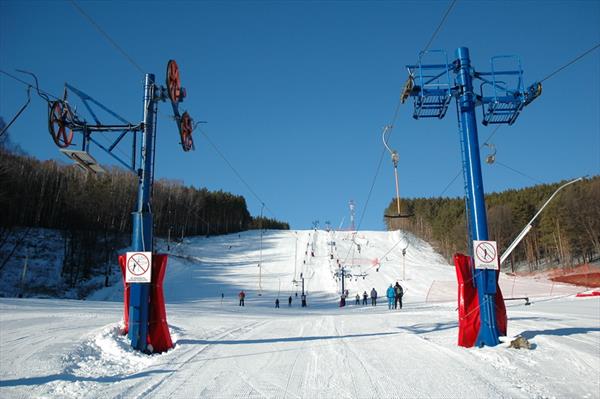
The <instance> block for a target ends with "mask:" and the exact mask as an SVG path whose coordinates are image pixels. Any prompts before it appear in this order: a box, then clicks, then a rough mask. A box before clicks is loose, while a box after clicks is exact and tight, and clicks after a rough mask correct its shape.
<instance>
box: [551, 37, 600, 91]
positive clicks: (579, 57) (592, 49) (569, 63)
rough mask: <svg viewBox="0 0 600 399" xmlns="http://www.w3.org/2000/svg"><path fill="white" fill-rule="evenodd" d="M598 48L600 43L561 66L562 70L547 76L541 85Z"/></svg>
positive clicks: (559, 69)
mask: <svg viewBox="0 0 600 399" xmlns="http://www.w3.org/2000/svg"><path fill="white" fill-rule="evenodd" d="M598 47H600V43H598V44H596V45H595V46H594V47H592V48H591V49H589V50H587V51H586V52H584V53H583V54H581V55H579V56H577V57H575V58H574V59H573V60H571V61H569V62H567V63H566V64H565V65H563V66H561V67H560V68H558V69H557V70H555V71H554V72H552V73H550V74H549V75H548V76H546V77H545V78H544V79H542V80H540V83H542V82H544V81H546V80H548V79H550V78H551V77H552V76H554V75H556V74H557V73H559V72H560V71H562V70H563V69H565V68H567V67H568V66H571V65H573V64H574V63H576V62H577V61H579V60H580V59H581V58H583V57H585V56H586V55H588V54H589V53H591V52H592V51H594V50H596V49H597V48H598Z"/></svg>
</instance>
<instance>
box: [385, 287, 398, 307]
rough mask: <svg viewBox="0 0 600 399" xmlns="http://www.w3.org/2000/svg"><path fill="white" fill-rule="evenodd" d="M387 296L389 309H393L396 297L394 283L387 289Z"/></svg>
mask: <svg viewBox="0 0 600 399" xmlns="http://www.w3.org/2000/svg"><path fill="white" fill-rule="evenodd" d="M385 296H387V299H388V309H393V308H394V299H395V298H396V290H394V287H393V286H392V284H390V286H389V287H388V289H387V291H386V292H385Z"/></svg>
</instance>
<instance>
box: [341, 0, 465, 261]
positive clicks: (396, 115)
mask: <svg viewBox="0 0 600 399" xmlns="http://www.w3.org/2000/svg"><path fill="white" fill-rule="evenodd" d="M456 2H457V0H452V2H451V3H450V5H449V6H448V8H447V9H446V11H445V12H444V15H443V16H442V19H441V20H440V22H439V24H438V26H437V27H436V29H435V30H434V32H433V33H432V35H431V37H430V38H429V41H428V42H427V44H426V46H425V49H424V51H427V49H429V46H430V45H431V43H433V41H434V40H435V38H436V36H437V34H438V33H439V31H440V29H441V28H442V26H443V25H444V22H445V21H446V18H447V17H448V15H449V14H450V11H451V10H452V8H453V7H454V5H455V4H456ZM405 92H406V85H403V87H402V89H401V91H400V95H399V98H398V102H397V104H396V107H395V109H394V114H393V116H392V120H391V123H389V124H388V125H387V126H389V129H390V135H391V132H392V130H393V129H394V124H395V123H396V120H397V119H398V113H399V112H400V105H401V104H402V103H403V102H404V100H403V94H404V93H405ZM388 139H389V135H388ZM385 152H386V149H385V148H384V149H383V150H382V151H381V155H380V157H379V162H378V164H377V169H376V171H375V175H374V176H373V181H372V183H371V188H370V189H369V194H368V195H367V200H366V201H365V206H364V207H363V209H362V212H361V216H360V219H359V223H358V226H357V228H356V231H358V230H360V226H361V223H362V221H363V219H364V216H365V214H366V211H367V207H368V205H369V201H370V199H371V195H372V194H373V188H374V187H375V182H376V181H377V176H378V175H379V170H380V169H381V163H382V162H383V157H384V155H385ZM349 255H350V250H349V251H348V253H347V254H346V257H345V259H344V262H345V261H346V260H347V259H348V256H349Z"/></svg>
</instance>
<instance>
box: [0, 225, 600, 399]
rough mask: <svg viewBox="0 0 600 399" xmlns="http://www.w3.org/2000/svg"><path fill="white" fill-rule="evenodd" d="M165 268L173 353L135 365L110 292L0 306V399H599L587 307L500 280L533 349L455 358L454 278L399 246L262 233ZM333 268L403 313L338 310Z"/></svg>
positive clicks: (177, 258) (391, 235)
mask: <svg viewBox="0 0 600 399" xmlns="http://www.w3.org/2000/svg"><path fill="white" fill-rule="evenodd" d="M160 246H161V248H159V250H162V251H164V250H166V248H165V247H166V245H165V244H164V243H161V244H160ZM359 247H360V250H359ZM402 249H406V253H405V256H403V255H402ZM169 253H170V254H171V255H170V257H169V263H168V269H167V276H166V280H165V296H166V300H167V317H168V322H169V326H170V328H171V331H172V334H173V338H174V342H175V345H176V346H175V348H174V349H173V350H170V351H169V352H167V353H164V354H160V355H159V354H155V355H152V356H146V355H141V354H139V353H136V352H133V351H131V350H130V348H129V346H128V343H127V339H126V337H121V336H119V335H118V322H119V320H120V319H121V316H122V306H123V305H122V296H123V293H122V292H123V291H122V285H121V284H116V285H115V286H113V287H109V288H106V289H103V290H100V291H98V292H96V293H95V294H93V295H92V296H91V297H90V298H89V300H87V301H71V300H51V299H0V397H3V398H4V397H8V398H13V397H14V398H17V397H72V398H75V397H76V398H100V397H102V398H104V397H127V398H129V397H156V398H164V397H176V398H179V397H180V398H193V397H202V398H233V397H246V398H263V397H265V398H395V397H411V398H412V397H419V398H421V397H472V398H480V397H527V398H528V397H557V398H562V397H565V398H566V397H588V398H598V397H599V392H600V379H599V378H600V377H599V376H600V299H599V298H598V297H596V298H576V297H574V296H573V295H568V294H570V293H571V292H575V291H573V289H570V291H569V289H568V288H566V286H558V285H552V284H551V283H548V282H544V281H533V280H529V279H524V278H523V279H518V280H514V279H512V278H506V277H502V279H501V281H503V280H506V282H507V283H510V284H512V290H513V291H514V289H515V288H514V287H520V289H521V291H522V292H528V291H529V292H531V293H532V295H531V296H532V297H533V296H535V297H536V299H534V300H533V304H532V305H531V306H524V305H523V302H522V301H514V302H508V316H509V324H508V333H509V336H510V337H513V336H516V335H519V334H520V335H522V336H524V337H526V338H527V339H529V340H530V342H531V343H532V344H533V349H532V350H515V349H509V348H508V341H509V339H510V337H509V338H507V339H506V342H505V343H503V344H501V345H499V346H498V347H495V348H487V347H486V348H481V349H465V348H460V347H458V346H456V340H457V312H456V302H455V299H454V298H456V291H455V288H453V287H452V282H454V281H455V279H456V277H455V272H454V268H453V267H452V266H450V265H448V264H447V263H446V262H445V261H444V259H442V258H441V257H440V256H439V255H437V254H436V253H435V251H434V250H433V249H432V248H431V247H430V246H429V245H428V244H427V243H425V242H423V241H421V240H419V239H417V238H415V237H413V236H410V235H405V234H403V233H401V232H359V233H358V234H351V233H349V232H326V231H322V230H318V231H314V230H311V231H297V232H294V231H268V232H265V234H264V235H263V237H262V245H261V237H260V233H259V232H256V231H255V232H246V233H241V234H239V235H238V234H235V235H229V236H220V237H211V238H204V237H195V238H191V239H186V240H185V241H184V242H183V243H181V244H178V245H176V246H174V247H173V246H172V247H171V248H170V251H169ZM313 254H314V256H313ZM332 255H333V256H332ZM338 260H339V263H338ZM259 264H260V265H261V267H258V265H259ZM338 264H341V265H345V266H347V270H348V271H349V272H350V273H351V274H352V275H353V277H352V278H351V279H348V280H346V288H347V289H348V290H349V293H350V297H351V299H352V298H354V296H355V295H356V293H361V294H362V292H364V291H367V292H370V290H371V289H372V288H376V290H377V291H378V292H379V295H380V296H382V297H383V296H385V290H386V288H387V287H388V286H389V284H391V283H395V282H396V281H399V282H401V283H402V285H403V286H404V288H405V292H406V295H405V301H404V302H405V303H404V308H403V309H402V310H388V309H387V305H385V304H384V303H382V302H380V303H379V304H378V306H376V307H373V306H370V305H368V306H363V305H355V304H354V300H353V299H352V300H349V301H348V306H346V307H344V308H340V307H339V306H338V302H339V293H340V288H341V287H340V282H339V279H338V281H336V278H335V277H334V273H335V272H336V271H337V270H338ZM301 274H302V276H303V277H304V279H305V281H304V283H305V285H304V287H305V291H307V293H308V307H307V308H301V307H300V306H299V305H300V303H299V296H298V297H296V292H298V295H299V294H300V292H301V289H302V288H301V284H300V283H298V282H299V281H300V275H301ZM403 277H404V279H403ZM444 282H445V283H444ZM454 284H455V283H454ZM529 287H531V288H529ZM503 289H504V290H505V292H506V290H507V289H510V288H503ZM240 290H244V291H245V292H246V293H247V299H246V306H245V307H240V306H237V293H238V292H239V291H240ZM453 290H454V291H453ZM521 291H520V292H521ZM533 293H535V294H533ZM222 294H223V298H222V296H221V295H222ZM550 294H552V296H550ZM290 296H291V297H292V306H291V307H288V303H287V300H288V298H289V297H290ZM278 297H279V298H280V300H281V308H280V309H275V307H274V305H275V299H276V298H278ZM432 298H434V299H435V302H433V301H432ZM444 298H445V300H446V301H447V302H442V300H443V299H444Z"/></svg>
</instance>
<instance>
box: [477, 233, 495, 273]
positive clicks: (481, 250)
mask: <svg viewBox="0 0 600 399" xmlns="http://www.w3.org/2000/svg"><path fill="white" fill-rule="evenodd" d="M473 252H474V256H473V258H474V259H475V269H494V270H498V269H499V264H498V247H497V245H496V241H478V240H474V241H473Z"/></svg>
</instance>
